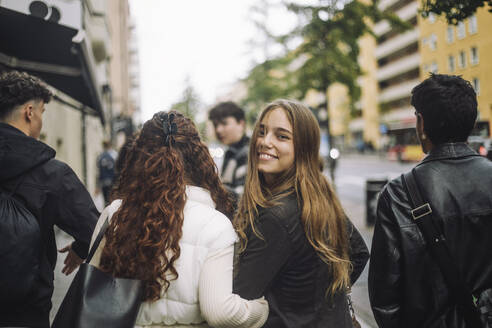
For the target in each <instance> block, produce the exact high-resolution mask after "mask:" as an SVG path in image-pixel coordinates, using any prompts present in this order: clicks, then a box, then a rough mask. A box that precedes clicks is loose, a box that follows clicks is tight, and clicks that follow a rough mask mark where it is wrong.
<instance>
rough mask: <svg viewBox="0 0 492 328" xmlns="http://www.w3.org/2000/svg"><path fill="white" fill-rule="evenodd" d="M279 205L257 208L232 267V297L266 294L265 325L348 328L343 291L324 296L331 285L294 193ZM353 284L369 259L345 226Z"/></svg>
mask: <svg viewBox="0 0 492 328" xmlns="http://www.w3.org/2000/svg"><path fill="white" fill-rule="evenodd" d="M280 202H281V204H280V205H277V206H274V207H271V208H260V209H259V215H258V218H257V220H256V228H257V229H258V231H259V232H260V233H261V234H262V236H263V239H261V238H259V237H257V236H256V235H255V234H254V233H252V231H251V229H249V230H248V231H247V232H246V233H247V236H248V244H247V248H246V250H245V251H244V252H243V253H241V255H240V256H239V261H238V263H237V267H236V268H235V271H236V273H235V277H234V293H238V294H239V295H241V297H243V298H247V299H255V298H258V297H261V296H265V298H266V299H267V301H268V305H269V307H270V313H269V316H268V320H267V322H266V324H265V325H264V327H275V328H294V327H295V328H303V327H304V328H308V327H309V328H317V327H337V328H344V327H352V324H351V319H350V316H349V311H348V307H347V299H346V294H345V292H343V293H342V292H340V293H337V294H336V295H334V296H333V298H331V297H326V294H325V293H326V291H327V288H328V286H329V283H330V274H329V272H328V266H327V265H326V264H325V263H324V262H323V261H322V260H321V259H320V258H319V256H318V255H317V253H316V252H315V250H314V249H313V247H312V246H311V245H310V244H309V242H308V240H307V238H306V235H305V232H304V228H303V225H302V222H301V210H300V207H299V205H298V202H297V197H296V194H295V193H291V194H290V195H288V196H286V197H284V198H283V199H281V201H280ZM347 221H348V224H349V233H350V244H351V260H352V264H353V272H352V274H351V277H350V278H351V281H352V283H353V282H355V281H356V280H357V278H358V277H359V275H360V274H361V272H362V270H363V269H364V266H365V264H366V262H367V260H368V258H369V251H368V250H367V247H366V245H365V243H364V241H363V239H362V237H361V236H360V234H359V232H358V231H357V230H356V229H355V227H354V226H353V225H352V224H351V223H350V221H349V220H347Z"/></svg>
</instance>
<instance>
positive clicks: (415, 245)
mask: <svg viewBox="0 0 492 328" xmlns="http://www.w3.org/2000/svg"><path fill="white" fill-rule="evenodd" d="M415 170H416V179H417V182H418V184H419V187H420V191H421V193H422V197H423V198H424V200H425V199H426V200H427V201H428V202H429V203H430V205H431V207H432V210H433V212H434V219H435V220H437V221H438V222H437V223H438V224H439V226H440V227H441V228H442V231H443V233H444V236H445V238H446V241H447V245H448V247H449V248H450V251H451V255H452V257H453V259H454V261H455V263H456V265H457V267H458V270H459V272H460V273H461V275H462V277H464V279H465V281H466V284H467V286H468V288H469V289H470V290H471V291H472V292H473V293H478V292H480V291H482V290H484V289H486V288H490V287H492V237H491V236H492V162H490V161H489V160H488V159H486V158H483V157H480V156H479V155H478V154H476V153H475V152H474V151H473V150H471V149H470V148H469V147H468V146H467V145H466V144H465V143H454V144H444V145H440V146H438V147H436V148H435V149H433V150H432V151H431V152H430V154H429V155H428V156H427V157H426V158H425V159H424V160H423V161H422V162H421V163H420V164H418V165H417V166H416V168H415ZM410 209H411V208H410V205H409V200H408V195H407V193H406V189H405V188H404V186H403V182H402V179H401V177H400V178H397V179H395V180H393V181H391V182H390V183H389V184H388V185H387V186H386V187H385V188H384V189H383V191H382V193H381V195H380V198H379V203H378V209H377V222H376V226H375V228H374V237H373V242H372V253H371V263H370V267H369V297H370V300H371V306H372V310H373V312H374V316H375V318H376V321H377V322H378V324H379V327H381V328H391V327H395V328H396V327H398V328H405V327H412V328H413V327H422V328H425V327H440V328H444V327H453V328H455V327H460V328H461V327H466V326H465V324H464V322H463V318H462V315H461V314H460V313H459V312H458V311H457V310H456V306H455V302H453V300H452V299H450V296H449V290H448V288H447V286H446V284H445V282H444V281H443V277H442V274H441V272H440V271H439V268H438V266H437V264H436V263H435V262H434V261H433V259H432V258H431V257H430V255H429V253H428V252H427V250H426V246H425V243H424V240H423V237H422V235H421V233H420V231H419V229H418V227H417V225H416V224H415V223H414V222H413V219H412V218H411V214H410Z"/></svg>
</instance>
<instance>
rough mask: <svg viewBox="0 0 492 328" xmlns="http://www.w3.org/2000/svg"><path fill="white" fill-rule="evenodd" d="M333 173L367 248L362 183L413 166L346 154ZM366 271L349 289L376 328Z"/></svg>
mask: <svg viewBox="0 0 492 328" xmlns="http://www.w3.org/2000/svg"><path fill="white" fill-rule="evenodd" d="M338 164H339V165H338V168H337V172H336V178H335V180H336V186H337V192H338V194H339V197H340V199H341V201H342V205H343V206H344V209H345V211H346V212H347V215H348V216H349V217H350V218H351V220H352V221H353V223H354V224H355V226H356V227H357V228H358V229H359V231H360V232H361V234H362V236H363V237H364V240H365V241H366V243H367V245H368V246H369V247H370V244H371V239H372V228H368V227H367V226H366V224H365V183H366V179H368V178H369V179H371V178H381V177H388V178H394V177H396V176H398V175H400V174H401V173H402V172H404V171H406V170H409V169H410V168H411V167H412V166H413V165H414V164H401V163H397V162H389V161H387V160H385V159H381V158H379V157H378V156H375V155H374V156H373V155H345V156H343V157H342V158H341V159H340V162H339V163H338ZM69 242H70V237H69V236H68V235H66V234H65V233H63V232H61V231H60V232H59V233H58V234H57V244H58V248H61V247H63V246H65V245H66V244H68V243H69ZM64 258H65V255H64V254H61V256H59V257H58V262H57V266H56V272H55V292H54V295H53V310H52V312H51V318H52V319H53V317H54V315H55V313H56V310H57V309H58V307H59V305H60V303H61V301H62V299H63V296H64V295H65V293H66V290H67V289H68V286H69V284H70V281H71V279H72V278H73V276H74V275H75V274H74V273H73V274H71V275H70V276H69V277H66V276H64V275H62V274H61V268H62V265H63V260H64ZM367 270H368V266H366V268H365V270H364V272H363V273H362V275H361V277H360V278H359V280H358V281H357V283H356V284H355V285H354V287H353V289H352V300H353V303H354V307H355V311H356V315H357V317H358V318H359V319H360V321H361V324H362V327H363V328H364V327H377V325H376V323H375V321H374V317H373V315H372V312H371V309H370V305H369V298H368V294H367Z"/></svg>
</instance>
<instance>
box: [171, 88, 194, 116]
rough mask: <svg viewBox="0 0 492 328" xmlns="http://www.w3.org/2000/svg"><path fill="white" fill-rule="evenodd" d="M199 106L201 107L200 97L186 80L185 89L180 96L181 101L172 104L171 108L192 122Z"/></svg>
mask: <svg viewBox="0 0 492 328" xmlns="http://www.w3.org/2000/svg"><path fill="white" fill-rule="evenodd" d="M200 106H201V100H200V97H199V96H198V93H197V92H196V91H195V89H194V88H193V85H192V84H191V81H190V79H189V78H186V80H185V89H184V91H183V94H182V96H181V100H179V101H178V102H176V103H174V104H172V105H171V108H172V109H175V110H177V111H179V112H181V113H182V114H183V115H185V116H186V117H188V118H191V119H192V120H194V119H195V115H196V113H198V110H199V108H200Z"/></svg>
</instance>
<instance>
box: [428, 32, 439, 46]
mask: <svg viewBox="0 0 492 328" xmlns="http://www.w3.org/2000/svg"><path fill="white" fill-rule="evenodd" d="M429 48H430V49H431V50H436V48H437V36H436V35H435V34H434V33H432V34H431V36H430V37H429Z"/></svg>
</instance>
